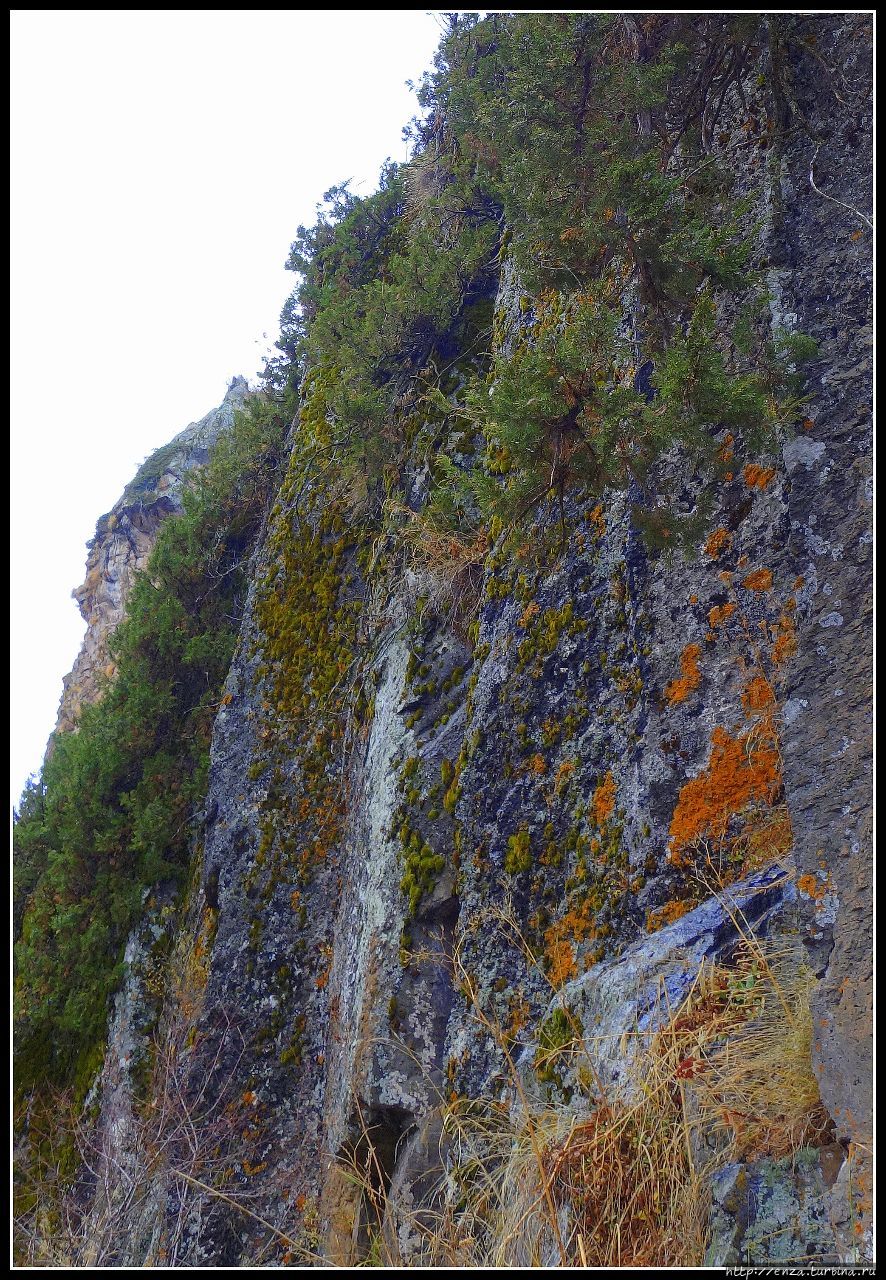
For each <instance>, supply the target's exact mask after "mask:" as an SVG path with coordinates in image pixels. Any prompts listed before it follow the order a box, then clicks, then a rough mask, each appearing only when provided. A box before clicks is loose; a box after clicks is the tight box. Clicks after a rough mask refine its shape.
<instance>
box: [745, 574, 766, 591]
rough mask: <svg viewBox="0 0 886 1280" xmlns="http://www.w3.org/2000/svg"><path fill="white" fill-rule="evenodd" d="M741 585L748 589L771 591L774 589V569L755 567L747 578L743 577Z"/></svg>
mask: <svg viewBox="0 0 886 1280" xmlns="http://www.w3.org/2000/svg"><path fill="white" fill-rule="evenodd" d="M741 585H742V586H743V587H746V588H747V590H748V591H770V590H771V589H772V570H771V569H755V570H754V572H753V573H749V574H748V575H747V577H746V578H742V580H741Z"/></svg>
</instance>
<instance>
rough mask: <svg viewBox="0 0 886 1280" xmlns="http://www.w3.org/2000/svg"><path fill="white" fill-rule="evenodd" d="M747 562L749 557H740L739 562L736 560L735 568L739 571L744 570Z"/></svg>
mask: <svg viewBox="0 0 886 1280" xmlns="http://www.w3.org/2000/svg"><path fill="white" fill-rule="evenodd" d="M747 562H748V557H747V556H739V557H738V559H737V560H736V562H735V567H736V568H737V569H743V568H744V567H745V565H746V564H747Z"/></svg>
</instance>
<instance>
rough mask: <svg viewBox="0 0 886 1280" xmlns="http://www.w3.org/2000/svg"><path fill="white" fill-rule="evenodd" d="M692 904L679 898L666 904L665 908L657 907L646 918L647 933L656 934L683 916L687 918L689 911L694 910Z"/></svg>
mask: <svg viewBox="0 0 886 1280" xmlns="http://www.w3.org/2000/svg"><path fill="white" fill-rule="evenodd" d="M692 905H693V904H692V903H691V902H690V901H689V900H688V899H683V900H682V901H680V900H679V899H677V898H674V899H672V900H671V901H670V902H666V903H665V904H664V906H663V907H657V908H656V909H655V910H654V911H650V912H649V914H648V915H647V917H646V932H647V933H656V932H657V931H658V930H659V929H663V928H664V927H665V925H667V924H674V922H675V921H677V920H679V919H680V918H681V916H685V914H686V912H687V911H690V910H691V909H692Z"/></svg>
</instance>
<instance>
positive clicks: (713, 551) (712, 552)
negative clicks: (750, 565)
mask: <svg viewBox="0 0 886 1280" xmlns="http://www.w3.org/2000/svg"><path fill="white" fill-rule="evenodd" d="M731 542H732V534H731V533H730V532H729V530H728V529H715V530H714V532H713V533H712V534H711V536H710V537H709V538H708V540H707V542H706V543H705V544H704V550H705V555H706V556H709V557H710V559H711V560H716V559H717V558H718V557H719V556H721V555H722V554H723V552H724V551H725V550H726V549H727V547H728V546H729V544H730V543H731Z"/></svg>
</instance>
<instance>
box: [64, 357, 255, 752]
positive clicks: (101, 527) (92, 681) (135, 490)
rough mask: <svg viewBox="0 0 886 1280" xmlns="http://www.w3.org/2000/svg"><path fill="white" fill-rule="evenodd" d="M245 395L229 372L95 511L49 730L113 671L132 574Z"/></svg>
mask: <svg viewBox="0 0 886 1280" xmlns="http://www.w3.org/2000/svg"><path fill="white" fill-rule="evenodd" d="M247 394H248V385H247V382H246V379H245V378H239V377H238V378H234V379H233V381H232V382H231V385H230V387H229V388H228V391H227V394H226V395H225V398H224V400H223V401H222V403H221V404H220V405H219V406H218V408H217V409H213V410H212V411H211V412H210V413H208V414H207V415H206V416H205V417H204V418H201V419H200V421H199V422H192V423H191V424H190V425H189V426H187V427H185V429H184V431H181V432H180V433H179V434H178V435H177V436H176V437H175V439H174V440H171V441H170V442H169V444H168V445H164V447H163V448H162V449H158V450H157V452H156V453H154V454H152V455H151V457H150V458H148V459H147V460H146V461H145V462H144V463H143V464H142V466H141V467H140V468H139V470H138V472H137V473H136V475H135V477H134V479H133V480H132V482H131V483H130V484H129V485H127V487H126V490H125V492H124V494H123V496H122V497H121V498H120V500H119V501H118V502H116V503H115V504H114V506H113V507H112V508H111V510H110V511H109V512H108V513H107V515H104V516H102V517H101V519H100V520H99V521H98V523H97V524H96V527H95V537H94V538H92V539H91V540H90V542H89V543H88V544H87V552H88V554H87V558H86V578H85V580H84V582H83V584H82V586H79V587H77V588H76V590H75V591H74V592H73V596H74V599H75V600H76V601H77V604H78V606H79V608H80V612H81V614H82V615H83V617H84V619H85V621H86V623H87V630H86V635H85V636H84V638H83V644H82V647H81V649H80V652H79V654H78V655H77V660H76V662H75V663H74V666H73V668H72V670H71V672H70V673H69V674H68V675H67V676H65V679H64V691H63V693H62V700H61V704H60V706H59V711H58V721H57V723H56V727H55V732H56V733H64V732H66V731H67V730H69V729H73V728H74V726H75V725H76V723H77V718H78V716H79V714H80V711H81V709H82V708H83V707H84V706H88V705H89V704H90V703H91V702H94V701H95V699H96V698H97V697H98V696H99V693H100V681H101V678H102V677H111V676H113V674H114V666H113V663H112V662H111V661H110V658H109V656H108V639H109V638H110V636H111V635H112V634H113V632H114V630H115V628H116V627H117V626H118V624H119V623H120V622H121V621H122V619H123V617H124V615H125V613H126V599H127V596H128V594H129V590H130V588H131V586H132V581H133V578H134V577H135V574H136V573H137V572H138V571H139V570H140V569H144V567H145V566H146V564H147V562H148V558H149V557H150V554H151V551H152V549H153V546H154V542H155V540H156V536H157V530H158V529H159V527H160V525H161V524H162V523H163V521H164V520H166V519H168V517H169V516H171V515H177V514H178V513H179V512H180V511H181V492H182V485H183V484H184V482H185V477H186V476H187V473H188V472H189V471H191V470H192V469H193V468H194V467H200V466H203V465H204V464H205V463H206V460H207V458H208V457H209V451H210V449H211V448H212V446H213V445H214V444H215V442H216V440H217V439H218V438H219V435H220V434H221V433H222V432H223V431H225V430H226V429H227V428H229V427H230V426H231V423H232V422H233V420H234V411H235V409H238V408H241V407H242V405H243V404H244V401H245V399H246V396H247Z"/></svg>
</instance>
